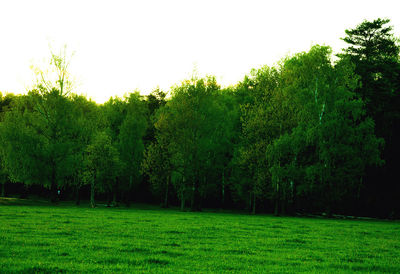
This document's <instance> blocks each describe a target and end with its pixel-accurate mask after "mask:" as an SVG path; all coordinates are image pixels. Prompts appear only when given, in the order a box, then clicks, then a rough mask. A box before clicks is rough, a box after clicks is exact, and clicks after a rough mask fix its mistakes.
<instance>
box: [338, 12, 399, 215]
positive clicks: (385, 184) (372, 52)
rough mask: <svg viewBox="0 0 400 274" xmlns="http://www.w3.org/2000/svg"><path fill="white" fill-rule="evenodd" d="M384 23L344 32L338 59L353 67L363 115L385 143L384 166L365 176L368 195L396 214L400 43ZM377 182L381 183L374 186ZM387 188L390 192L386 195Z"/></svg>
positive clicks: (358, 27) (365, 22)
mask: <svg viewBox="0 0 400 274" xmlns="http://www.w3.org/2000/svg"><path fill="white" fill-rule="evenodd" d="M388 23H390V20H389V19H380V18H378V19H376V20H373V21H364V22H362V23H361V24H359V25H358V26H356V27H355V28H354V29H349V30H346V31H345V32H346V37H344V38H343V39H342V40H343V41H345V42H346V43H347V44H348V47H347V48H345V49H343V53H341V54H339V57H341V58H349V59H350V60H351V62H352V63H353V64H354V65H355V72H356V73H357V75H359V76H360V78H359V83H360V85H359V87H357V88H356V89H355V92H356V94H358V96H360V97H361V98H362V99H363V101H364V102H365V105H366V114H367V115H368V116H370V117H371V118H372V119H373V120H374V121H375V133H376V135H377V136H379V137H383V138H384V140H385V148H384V151H383V158H384V160H385V162H386V163H385V165H384V166H383V167H381V168H380V169H379V170H377V169H371V171H372V172H369V173H368V176H366V179H367V180H366V181H369V182H370V183H369V184H370V189H369V190H368V195H373V196H375V195H377V194H378V195H379V196H380V197H377V199H378V200H383V201H384V202H383V203H381V205H382V204H387V205H386V208H385V211H388V210H390V211H391V210H393V209H394V208H397V211H398V212H400V208H399V207H398V206H397V205H398V203H397V202H394V201H396V200H398V199H399V196H398V194H399V193H400V188H399V186H398V184H397V182H394V181H393V180H392V178H395V177H396V174H397V162H398V161H397V157H398V154H399V152H400V147H399V145H398V142H397V140H398V139H399V138H400V136H399V132H400V130H399V128H398V125H399V124H400V120H399V119H400V111H399V108H398V106H399V104H400V81H399V79H400V58H399V57H400V55H399V53H400V44H399V40H398V39H397V38H395V37H394V35H393V28H392V27H391V26H387V24H388ZM378 180H379V181H382V183H379V184H377V183H376V181H378ZM387 189H392V190H393V191H389V192H387ZM388 194H389V197H388ZM391 201H393V202H391ZM374 206H375V207H376V206H377V205H374ZM381 211H382V210H381Z"/></svg>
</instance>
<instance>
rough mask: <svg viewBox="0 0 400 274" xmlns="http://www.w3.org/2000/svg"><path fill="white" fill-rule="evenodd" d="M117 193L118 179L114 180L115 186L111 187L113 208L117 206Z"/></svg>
mask: <svg viewBox="0 0 400 274" xmlns="http://www.w3.org/2000/svg"><path fill="white" fill-rule="evenodd" d="M117 193H118V177H117V178H115V184H114V187H113V201H112V205H113V206H118V202H117Z"/></svg>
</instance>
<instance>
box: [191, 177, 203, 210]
mask: <svg viewBox="0 0 400 274" xmlns="http://www.w3.org/2000/svg"><path fill="white" fill-rule="evenodd" d="M199 184H200V183H199V176H196V178H195V180H194V181H193V188H192V190H193V193H192V194H193V195H192V203H191V206H190V210H191V211H201V208H200V191H199Z"/></svg>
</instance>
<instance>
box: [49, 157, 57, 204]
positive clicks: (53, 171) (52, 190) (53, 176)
mask: <svg viewBox="0 0 400 274" xmlns="http://www.w3.org/2000/svg"><path fill="white" fill-rule="evenodd" d="M50 201H51V202H52V203H57V202H58V197H57V182H56V167H55V165H54V164H53V166H52V168H51V183H50Z"/></svg>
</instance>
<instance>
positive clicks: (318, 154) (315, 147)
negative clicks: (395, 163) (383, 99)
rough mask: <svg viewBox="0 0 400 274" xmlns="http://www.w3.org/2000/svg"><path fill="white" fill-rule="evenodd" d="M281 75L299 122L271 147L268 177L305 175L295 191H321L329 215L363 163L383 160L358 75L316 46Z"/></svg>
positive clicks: (352, 185)
mask: <svg viewBox="0 0 400 274" xmlns="http://www.w3.org/2000/svg"><path fill="white" fill-rule="evenodd" d="M282 75H283V76H282V77H284V78H286V77H289V78H287V79H286V80H285V83H286V85H288V86H287V89H289V90H293V91H294V95H295V97H293V98H294V99H293V100H292V102H293V103H295V102H297V104H296V105H297V111H295V112H296V113H297V125H295V127H294V128H293V129H292V130H291V131H288V133H287V134H285V135H282V136H281V137H280V138H279V139H277V140H276V141H275V142H274V143H273V144H272V146H271V148H270V151H269V157H270V158H272V162H275V164H274V165H273V166H272V167H271V173H272V177H275V178H277V179H280V180H282V179H285V180H286V181H287V182H291V183H292V182H296V180H298V178H300V177H301V176H300V175H302V176H304V178H305V179H306V180H303V182H301V181H300V185H303V186H299V187H298V188H297V190H299V191H301V190H313V191H314V192H313V193H314V194H315V193H324V194H325V195H322V196H320V197H319V199H320V200H321V201H324V202H323V203H324V204H325V205H326V210H327V212H328V213H330V212H331V209H332V207H333V205H334V204H335V203H337V202H339V201H341V200H342V199H343V196H345V195H346V194H347V193H353V192H355V191H356V190H357V188H359V187H360V185H359V182H360V178H361V177H362V176H363V174H364V172H365V167H366V166H367V165H372V164H380V163H381V161H380V146H381V140H380V139H377V138H376V137H375V135H374V123H373V121H372V120H371V119H370V118H366V117H365V111H364V104H363V102H362V100H360V99H357V98H356V97H355V93H354V92H353V90H354V88H355V87H356V86H357V77H354V73H353V68H352V66H351V64H350V63H349V62H348V61H346V60H345V59H344V60H342V61H341V62H338V63H337V64H336V65H335V66H332V62H331V61H330V49H329V48H327V47H320V46H314V47H313V48H312V49H311V50H310V52H308V53H301V54H298V55H296V56H294V57H293V58H291V59H289V60H287V61H286V62H285V64H284V67H283V74H282ZM310 148H311V149H310ZM310 154H311V155H310ZM274 159H275V160H274ZM301 170H303V171H301ZM307 185H311V187H309V186H307ZM309 193H310V192H309Z"/></svg>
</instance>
